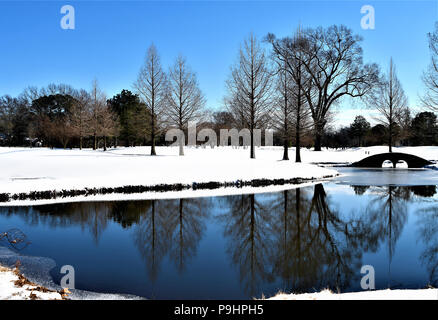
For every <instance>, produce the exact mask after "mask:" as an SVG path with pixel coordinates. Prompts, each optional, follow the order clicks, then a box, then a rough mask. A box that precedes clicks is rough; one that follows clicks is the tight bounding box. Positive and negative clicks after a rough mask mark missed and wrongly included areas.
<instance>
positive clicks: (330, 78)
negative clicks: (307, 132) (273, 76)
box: [268, 25, 378, 151]
mask: <svg viewBox="0 0 438 320" xmlns="http://www.w3.org/2000/svg"><path fill="white" fill-rule="evenodd" d="M268 39H271V42H273V43H276V44H277V46H278V48H279V49H284V50H285V52H284V53H281V52H280V51H281V50H279V52H278V54H277V55H280V56H282V55H283V57H286V58H287V59H285V60H286V61H287V60H288V57H289V56H290V55H291V56H292V57H293V60H295V59H298V60H299V62H300V63H301V64H302V66H303V69H304V71H305V72H306V73H307V75H308V77H309V78H310V79H309V81H310V84H308V85H307V86H305V90H304V92H303V93H304V96H305V97H306V100H307V103H308V105H309V107H310V110H311V114H312V119H313V122H314V132H315V151H321V138H322V135H323V132H324V128H325V126H326V124H327V116H328V114H329V112H330V109H331V108H332V107H333V106H334V105H335V104H337V103H339V101H340V99H341V98H342V97H345V96H349V97H352V98H354V97H364V96H365V95H366V94H367V93H369V92H370V90H371V89H372V87H373V85H374V84H376V82H378V67H377V65H376V64H364V63H363V58H362V48H361V46H360V45H359V43H360V41H361V40H362V38H361V37H360V36H357V35H353V34H352V31H351V30H350V29H348V28H347V27H345V26H336V25H334V26H331V27H328V28H326V29H324V28H322V27H319V28H316V29H307V30H304V31H302V32H301V35H300V39H301V40H300V42H301V43H302V45H300V50H298V51H296V50H294V39H293V38H285V39H282V40H279V41H278V42H275V41H274V40H275V38H274V37H273V35H269V36H268ZM274 50H275V47H274ZM280 53H281V54H280ZM283 59H284V58H283ZM293 60H292V61H293Z"/></svg>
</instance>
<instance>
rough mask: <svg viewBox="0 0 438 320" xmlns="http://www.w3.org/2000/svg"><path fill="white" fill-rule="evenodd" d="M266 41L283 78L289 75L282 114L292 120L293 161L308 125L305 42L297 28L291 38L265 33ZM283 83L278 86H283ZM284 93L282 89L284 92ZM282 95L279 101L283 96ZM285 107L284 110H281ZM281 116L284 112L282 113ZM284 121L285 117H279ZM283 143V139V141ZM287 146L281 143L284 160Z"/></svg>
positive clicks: (297, 158) (299, 154)
mask: <svg viewBox="0 0 438 320" xmlns="http://www.w3.org/2000/svg"><path fill="white" fill-rule="evenodd" d="M267 41H268V42H270V43H271V44H272V48H273V57H274V60H275V61H276V62H277V65H278V68H279V72H280V74H281V75H282V77H284V78H289V79H290V80H289V81H288V83H289V84H288V86H289V101H288V102H289V104H290V106H289V107H287V105H286V104H283V108H282V110H283V113H284V112H285V111H287V113H289V114H290V121H291V122H293V124H292V123H291V125H293V128H294V133H295V161H296V162H301V152H300V150H301V137H302V135H303V133H304V130H305V129H308V128H309V122H308V118H309V115H310V109H309V106H308V104H307V100H306V97H305V94H304V92H305V91H306V89H307V90H308V88H309V87H310V85H311V81H310V76H309V75H308V73H306V70H305V68H304V64H303V62H302V60H303V59H304V58H305V55H304V50H305V49H306V47H307V45H308V43H307V41H306V39H305V37H304V36H303V34H302V32H301V29H300V28H298V30H297V32H296V34H295V35H294V36H293V37H292V38H289V37H286V38H284V39H280V40H276V39H275V36H274V35H272V34H269V35H268V37H267ZM285 85H286V82H284V84H283V85H282V87H283V90H284V89H285ZM284 93H285V91H284ZM282 96H283V101H284V102H286V101H285V100H284V98H285V96H284V94H283V95H282ZM285 108H287V109H285ZM284 115H285V114H284ZM282 119H283V120H285V117H284V116H283V118H282ZM284 144H285V145H286V141H285V142H284ZM286 158H288V155H287V149H286V146H284V153H283V160H287V159H286Z"/></svg>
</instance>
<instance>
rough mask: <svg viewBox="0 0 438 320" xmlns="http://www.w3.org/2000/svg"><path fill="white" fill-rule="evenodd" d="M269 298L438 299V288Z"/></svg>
mask: <svg viewBox="0 0 438 320" xmlns="http://www.w3.org/2000/svg"><path fill="white" fill-rule="evenodd" d="M268 300H438V289H417V290H407V289H406V290H390V289H387V290H375V291H361V292H350V293H340V294H337V293H333V292H331V291H330V290H323V291H321V292H316V293H303V294H285V293H279V294H277V295H275V296H274V297H272V298H269V299H268Z"/></svg>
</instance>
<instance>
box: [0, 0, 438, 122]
mask: <svg viewBox="0 0 438 320" xmlns="http://www.w3.org/2000/svg"><path fill="white" fill-rule="evenodd" d="M66 4H70V5H73V6H74V8H75V11H76V29H75V30H63V29H61V27H60V20H61V18H62V14H61V13H60V8H61V7H62V6H63V5H66ZM366 4H371V5H373V6H374V8H375V12H376V26H375V30H362V29H361V26H360V20H361V18H362V14H361V13H360V8H361V7H362V6H363V5H366ZM437 17H438V6H437V1H355V0H344V1H269V2H268V1H193V2H187V1H170V2H161V1H160V2H159V1H46V2H44V1H31V2H25V1H14V2H12V1H11V2H9V1H2V0H0V35H1V38H0V48H1V50H0V58H1V59H0V95H3V94H11V95H17V94H19V93H20V92H21V91H22V90H23V88H25V87H26V86H29V85H34V86H38V87H41V86H45V85H47V84H48V83H51V82H53V83H67V84H71V85H72V86H74V87H76V88H85V89H89V87H90V86H91V81H92V79H93V78H95V77H96V78H97V79H98V80H99V83H100V85H101V87H102V88H103V89H104V91H105V92H106V93H107V95H108V96H112V95H114V94H116V93H118V92H120V91H121V90H122V89H130V90H132V83H133V82H134V81H135V79H136V77H137V72H138V70H139V68H140V66H141V64H142V62H143V58H144V55H145V52H146V49H147V47H148V46H149V45H150V44H151V43H152V42H154V43H155V45H156V46H157V48H158V50H159V53H160V55H161V57H162V62H163V65H164V66H166V67H167V66H169V65H170V64H171V63H172V62H173V60H174V59H175V57H176V56H177V55H178V54H179V53H181V54H183V55H185V56H186V57H187V60H188V62H189V64H190V65H191V66H192V68H193V70H194V71H196V72H197V74H198V78H199V83H200V86H201V89H202V90H203V92H204V93H205V95H206V97H207V106H208V107H210V108H220V106H221V101H222V97H223V96H224V94H225V85H224V81H225V79H226V78H227V76H228V74H229V69H230V65H231V64H232V63H233V62H234V61H235V60H236V57H237V53H238V48H239V45H240V43H241V41H242V40H243V39H244V38H245V37H246V36H248V34H249V33H250V32H253V33H254V34H256V35H257V36H258V37H259V38H262V37H264V36H265V35H266V34H267V33H268V32H271V33H274V34H275V35H277V37H282V36H286V35H289V34H291V33H292V31H294V30H295V29H296V27H297V26H298V24H301V25H302V26H304V27H316V26H319V25H322V26H329V25H331V24H345V25H347V26H348V27H350V28H352V29H353V30H354V32H355V33H357V34H360V35H362V36H363V37H364V41H363V43H362V44H363V48H364V56H365V61H369V62H377V63H378V64H380V65H381V67H382V69H383V70H386V69H387V65H388V62H389V58H390V57H391V56H392V57H393V59H394V62H395V63H396V66H397V71H398V75H399V78H400V80H401V82H402V85H403V87H404V89H405V91H406V93H407V94H408V96H409V101H410V104H411V106H412V107H416V106H417V105H418V103H417V101H418V98H417V97H418V94H419V93H421V92H422V90H423V86H422V83H421V80H420V77H421V73H422V71H423V70H424V69H425V68H426V66H427V65H428V63H429V51H428V45H427V36H426V34H427V32H430V31H432V30H433V28H434V23H435V21H436V20H438V19H437ZM356 114H364V111H362V110H359V109H358V107H357V106H356V107H355V108H353V109H351V108H350V102H349V101H345V103H343V106H342V112H339V114H338V117H337V118H338V124H347V123H349V122H351V121H352V119H353V118H354V116H355V115H356Z"/></svg>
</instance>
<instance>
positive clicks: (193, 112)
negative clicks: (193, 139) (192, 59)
mask: <svg viewBox="0 0 438 320" xmlns="http://www.w3.org/2000/svg"><path fill="white" fill-rule="evenodd" d="M204 106H205V98H204V95H203V94H202V92H201V90H200V89H199V86H198V80H197V78H196V74H195V73H193V72H192V71H191V70H190V68H189V67H188V65H187V62H186V59H185V58H183V57H182V56H179V57H178V58H177V59H176V61H175V64H174V65H173V67H172V68H170V70H169V82H168V88H167V95H166V108H165V114H166V117H167V121H168V122H169V124H170V125H171V126H173V127H176V128H177V129H179V130H181V132H183V130H184V129H186V128H187V126H188V122H189V121H194V120H197V119H199V118H200V117H201V116H202V111H203V108H204ZM179 141H180V144H179V155H180V156H182V155H184V134H182V136H181V137H180V139H179Z"/></svg>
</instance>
